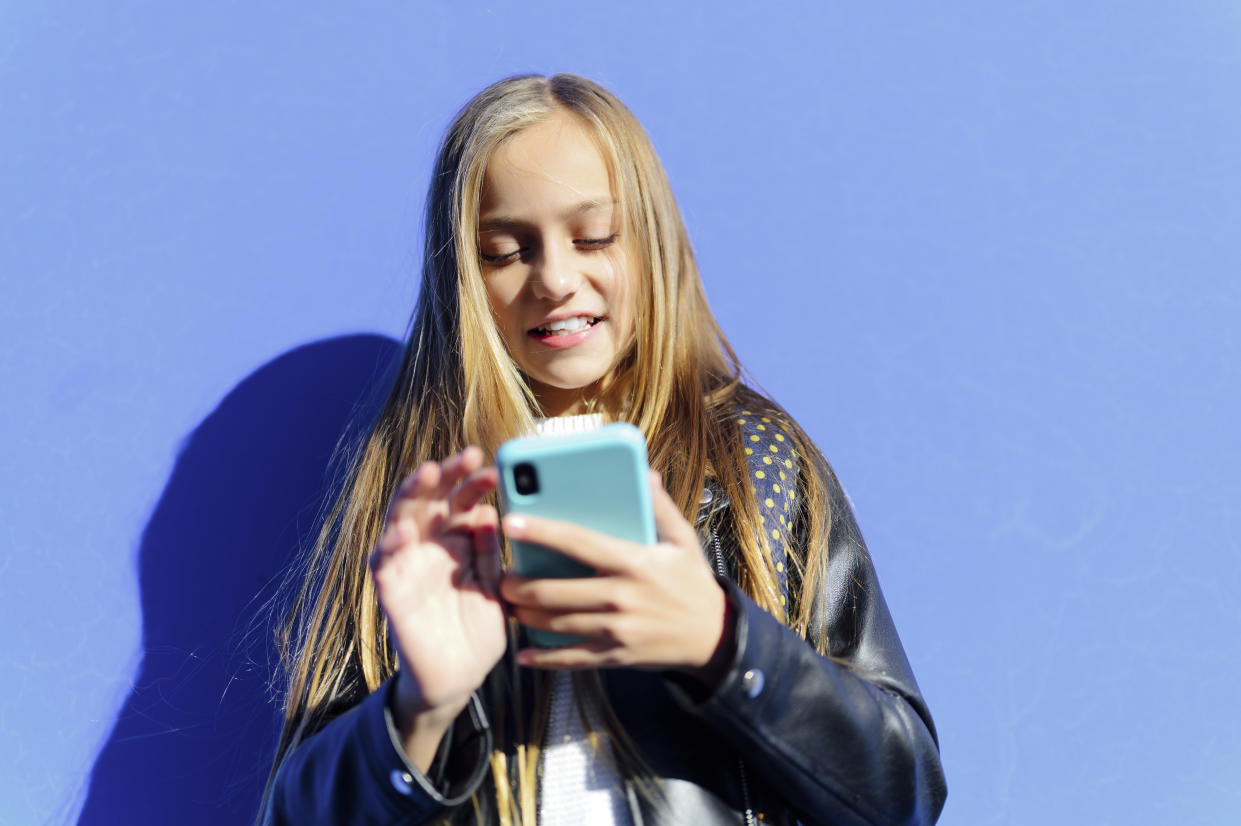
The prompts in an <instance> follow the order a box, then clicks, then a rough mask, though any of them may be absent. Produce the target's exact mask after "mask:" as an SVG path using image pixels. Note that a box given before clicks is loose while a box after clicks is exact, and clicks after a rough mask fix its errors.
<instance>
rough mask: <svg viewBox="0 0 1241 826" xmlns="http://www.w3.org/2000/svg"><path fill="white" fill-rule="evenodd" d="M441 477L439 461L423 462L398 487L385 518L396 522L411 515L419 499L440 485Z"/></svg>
mask: <svg viewBox="0 0 1241 826" xmlns="http://www.w3.org/2000/svg"><path fill="white" fill-rule="evenodd" d="M440 477H441V471H440V466H439V465H438V464H437V463H435V462H431V461H427V462H423V463H422V464H421V465H419V466H418V468H417V470H415V471H414V472H413V473H411V474H409V476H406V477H405V479H404V481H402V482H401V484H400V486H399V487H397V489H396V493H395V494H394V495H393V497H392V504H390V505H389V506H388V513H387V514H386V515H385V517H384V519H385V520H386V521H388V522H396V521H400V520H402V519H404V518H405V517H407V516H411V515H412V512H413V510H412V509H413V505H414V504H415V503H416V502H417V501H418V500H419V499H424V498H426V497H427V496H428V495H429V494H430V493H431V491H433V490H434V489H435V487H436V486H437V485H439V482H440Z"/></svg>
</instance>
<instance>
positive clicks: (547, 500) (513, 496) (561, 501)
mask: <svg viewBox="0 0 1241 826" xmlns="http://www.w3.org/2000/svg"><path fill="white" fill-rule="evenodd" d="M496 465H497V467H498V468H499V470H500V485H499V490H500V503H501V509H502V510H503V511H504V512H505V513H512V514H524V515H533V516H538V517H543V518H545V519H555V520H559V521H563V522H572V523H574V524H576V525H580V526H582V527H585V528H589V529H591V530H593V531H597V532H599V533H602V534H606V535H608V536H610V537H614V538H616V539H623V540H627V541H630V542H636V543H639V544H642V545H654V544H655V542H656V533H655V517H654V513H653V511H652V508H651V493H650V482H649V480H648V475H649V472H650V471H649V468H648V466H647V458H646V440H645V439H644V438H643V437H642V433H641V431H639V430H638V429H637V428H636V427H634V426H633V425H630V424H624V423H616V424H610V425H605V426H603V427H601V428H598V429H595V430H591V431H587V432H584V433H567V434H557V435H548V436H530V437H523V438H519V439H512V440H510V441H508V442H505V443H504V444H503V445H501V446H500V449H499V450H498V451H497V452H496ZM510 547H511V549H512V556H513V570H514V571H515V572H516V573H518V574H520V575H521V576H523V577H530V578H535V579H543V578H549V577H550V578H561V579H565V578H581V577H588V576H593V575H594V573H595V571H594V569H593V568H591V567H590V566H589V565H586V564H583V563H582V562H579V561H577V560H574V559H571V558H569V557H567V556H565V555H564V554H562V553H560V552H558V551H555V550H552V549H550V548H547V547H544V546H542V545H539V544H537V543H531V542H523V541H520V540H516V541H512V542H511V543H510ZM527 633H528V636H529V637H530V640H531V642H533V643H534V644H536V645H541V646H549V647H550V646H557V645H570V644H573V643H576V642H580V641H581V639H582V638H581V637H576V636H572V635H565V634H557V633H554V632H551V631H545V630H542V629H537V628H528V629H527Z"/></svg>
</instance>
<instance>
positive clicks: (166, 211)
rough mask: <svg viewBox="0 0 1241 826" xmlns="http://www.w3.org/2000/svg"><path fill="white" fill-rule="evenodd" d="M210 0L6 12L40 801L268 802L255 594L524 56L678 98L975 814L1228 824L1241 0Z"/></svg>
mask: <svg viewBox="0 0 1241 826" xmlns="http://www.w3.org/2000/svg"><path fill="white" fill-rule="evenodd" d="M176 5H178V6H179V8H177V9H175V10H173V9H172V8H171V7H170V4H160V3H151V2H137V0H115V2H110V3H106V4H88V3H69V2H58V1H57V0H39V2H33V1H32V0H9V2H7V3H5V4H3V6H0V287H2V289H3V293H2V295H3V301H2V302H0V388H3V398H4V401H3V404H2V405H0V433H3V434H4V436H3V439H2V441H0V471H3V472H2V473H0V478H2V479H3V482H0V484H2V485H3V495H0V588H2V589H3V596H2V598H0V619H2V620H3V626H4V628H5V629H6V630H5V632H4V635H3V643H2V644H3V648H2V649H0V739H2V740H3V742H4V743H5V748H4V749H3V756H2V757H0V822H4V823H13V824H33V823H42V822H47V820H48V818H49V817H50V818H51V821H52V822H56V823H60V822H65V823H83V824H90V825H91V826H97V825H98V824H108V823H120V822H124V823H135V824H140V826H154V824H157V823H158V824H163V823H174V822H175V823H185V824H197V823H203V824H206V823H244V822H245V820H246V816H247V814H248V813H249V811H250V809H251V807H252V805H253V797H254V795H255V794H257V791H256V789H257V786H256V784H258V783H259V782H261V780H262V774H263V771H264V769H265V766H264V761H265V759H266V756H267V755H266V754H265V751H264V750H265V749H266V748H268V747H269V746H268V743H269V739H270V737H271V733H272V730H273V728H272V727H273V725H274V722H273V720H272V717H271V712H270V710H269V709H268V708H267V707H266V706H264V702H263V695H264V686H263V680H264V673H265V668H266V657H267V650H266V645H265V641H264V634H263V632H262V621H261V612H260V611H259V609H260V607H261V604H262V600H263V599H264V598H265V597H266V596H267V595H269V594H270V591H271V580H272V578H273V577H274V576H276V575H277V573H278V571H279V569H280V567H281V565H283V564H284V562H285V561H286V560H287V558H288V556H289V554H291V553H292V552H293V550H294V549H295V547H296V546H297V544H298V542H299V541H301V540H302V538H303V537H304V536H305V535H306V533H307V532H308V531H309V530H310V526H311V524H312V523H313V520H314V514H315V507H316V502H317V500H318V498H319V497H320V496H321V494H322V490H323V479H324V468H325V465H326V462H327V457H328V455H329V454H330V451H331V446H332V443H333V441H334V439H335V437H336V435H337V434H338V433H339V432H340V429H341V428H342V427H343V426H344V422H345V421H346V420H347V419H348V417H349V415H350V412H351V411H352V410H353V409H354V408H355V406H357V405H359V404H365V403H366V401H365V399H366V390H365V388H366V386H367V385H368V384H369V383H370V382H371V380H372V379H373V377H374V376H376V375H378V374H379V373H381V372H382V370H383V368H384V365H385V364H386V360H387V359H388V358H390V355H391V352H392V349H393V347H394V342H393V339H394V338H399V336H400V334H401V331H402V329H403V327H404V324H405V320H406V318H407V315H408V312H409V308H410V307H411V306H412V301H413V298H414V294H415V285H414V283H413V279H414V273H415V271H416V268H417V262H418V258H419V255H420V249H419V241H418V222H419V217H420V214H421V201H422V197H423V192H424V190H425V186H426V178H427V172H428V169H429V165H430V159H431V155H432V152H433V149H434V144H435V141H436V139H437V138H438V136H439V134H440V133H441V131H442V129H443V128H444V126H445V125H446V124H447V121H448V119H449V117H450V116H451V114H452V112H453V111H454V110H455V108H456V107H457V106H458V105H460V104H461V103H462V102H463V101H464V100H465V99H466V98H467V97H468V96H469V95H470V94H471V93H473V92H474V91H476V90H477V89H478V88H480V87H481V86H483V85H484V84H485V83H487V82H489V81H491V80H494V79H496V78H498V77H500V76H503V75H506V74H510V73H513V72H517V71H527V70H538V71H557V70H568V71H576V72H580V73H583V74H587V75H590V76H592V77H595V78H596V79H599V80H601V81H602V82H604V83H605V84H607V85H609V86H611V87H612V88H613V89H615V90H616V91H617V92H618V93H619V94H620V95H621V96H622V98H624V99H625V100H626V101H627V102H628V103H629V104H630V106H631V107H632V108H633V109H634V110H635V112H636V113H637V114H638V116H639V117H640V118H641V119H642V120H643V121H644V123H645V124H646V125H647V127H648V129H649V131H650V132H651V134H652V137H653V138H654V140H655V142H656V145H657V147H658V148H659V150H660V152H661V154H662V156H663V158H664V160H665V162H666V165H667V167H668V170H669V173H670V175H671V177H672V179H673V184H674V186H675V187H676V190H677V193H678V195H679V197H680V199H681V203H682V206H683V208H684V210H685V213H686V216H687V220H688V222H689V224H690V229H691V232H692V234H693V238H694V240H695V244H696V247H697V249H698V252H699V256H700V259H701V263H702V267H703V271H704V275H705V278H706V280H707V286H708V290H709V292H710V295H711V298H712V301H713V303H714V306H715V308H716V310H717V312H718V314H719V316H720V318H721V320H722V322H723V323H724V326H725V328H726V330H727V331H728V332H729V334H730V335H731V337H732V339H733V342H734V343H735V344H736V345H737V347H738V349H739V351H740V353H741V354H742V356H743V358H744V359H745V360H746V362H747V364H748V365H749V366H750V368H751V370H752V372H753V373H754V375H755V376H756V377H757V378H758V379H759V381H760V382H761V383H762V384H763V385H764V386H765V387H766V388H767V389H768V390H769V391H771V392H772V393H773V394H774V395H775V396H776V397H777V398H778V399H780V400H781V401H782V402H783V403H784V404H785V405H786V406H787V407H788V408H789V410H790V411H791V412H793V414H794V415H796V416H797V417H799V419H800V420H801V421H802V423H803V424H804V425H805V426H806V427H807V429H808V430H809V431H810V432H811V434H812V435H813V436H814V437H815V438H816V439H817V440H818V441H819V442H820V444H821V445H822V447H823V448H824V450H825V451H826V452H827V453H828V455H829V457H830V458H831V459H832V460H833V462H834V464H835V465H836V467H837V470H838V471H839V472H840V474H841V476H842V478H843V479H844V481H845V483H846V484H847V485H848V487H849V490H850V493H851V494H852V497H853V499H854V501H855V503H856V506H857V510H858V514H859V518H860V520H861V523H862V526H863V529H864V531H865V532H866V534H867V537H868V539H869V542H870V544H871V547H872V550H873V552H874V554H875V557H876V562H877V566H878V568H879V571H880V574H881V577H882V579H883V582H884V587H885V591H886V593H887V597H888V600H889V603H890V604H891V607H892V609H893V612H894V614H895V615H896V618H897V622H898V624H899V626H900V628H901V630H902V634H903V636H904V640H905V644H906V648H907V649H908V652H909V655H910V659H911V660H912V662H913V664H914V667H915V669H916V671H917V673H918V675H919V679H920V682H921V684H922V687H923V690H924V692H925V694H926V696H927V698H928V700H929V702H930V703H931V706H932V709H933V710H934V712H935V715H936V720H937V723H938V725H939V728H940V732H941V740H942V746H943V754H944V760H945V763H946V766H947V770H948V772H949V783H950V788H951V795H950V799H949V803H948V808H947V810H946V812H945V815H944V818H943V822H944V823H946V824H1027V823H1028V824H1042V823H1092V824H1093V823H1097V824H1106V823H1117V824H1120V823H1124V824H1163V823H1168V822H1183V823H1221V824H1222V823H1230V822H1235V817H1236V812H1237V811H1238V810H1239V809H1241V784H1238V783H1237V767H1238V766H1241V713H1238V712H1237V711H1236V710H1235V709H1236V705H1237V704H1236V698H1235V689H1233V688H1232V687H1233V686H1234V685H1235V684H1236V683H1237V681H1238V679H1239V678H1241V662H1239V656H1238V650H1239V647H1238V645H1237V643H1236V641H1235V639H1234V638H1235V636H1236V632H1237V629H1238V628H1239V627H1241V610H1239V609H1238V599H1237V596H1236V592H1237V590H1238V586H1241V562H1239V561H1238V559H1239V558H1241V554H1239V553H1238V551H1241V516H1238V514H1239V513H1241V510H1239V509H1238V506H1237V502H1238V499H1239V498H1241V473H1239V472H1238V470H1237V468H1236V463H1237V460H1238V458H1239V457H1241V435H1239V433H1241V430H1239V428H1238V426H1237V424H1236V420H1237V418H1238V412H1239V411H1241V404H1239V403H1238V402H1239V396H1241V393H1239V391H1238V387H1239V382H1241V376H1239V375H1238V367H1237V364H1238V357H1241V341H1239V336H1238V332H1237V329H1238V320H1239V319H1241V286H1239V279H1238V275H1239V274H1241V148H1239V147H1241V7H1239V6H1238V5H1237V4H1236V3H1230V2H1223V1H1222V0H1221V1H1220V2H1186V3H1178V4H1166V3H1154V2H1137V3H1132V2H1130V3H1116V2H1105V3H1092V4H1074V3H1067V2H1061V3H1047V4H1007V3H999V4H996V3H992V4H986V3H963V2H959V3H948V4H939V5H938V6H936V7H935V8H934V9H933V10H923V9H918V10H914V11H911V10H910V8H909V7H902V8H900V9H888V8H884V7H872V6H867V7H865V8H862V7H860V6H859V5H858V4H845V3H830V4H822V3H806V4H801V5H798V4H777V5H776V6H775V7H774V9H775V10H763V11H762V12H759V11H758V10H757V9H758V7H757V6H754V5H753V4H749V3H746V4H741V3H736V4H732V5H726V6H725V7H723V8H721V6H720V4H718V3H706V2H704V3H698V4H690V3H680V4H671V5H670V6H669V7H667V8H659V9H652V10H649V11H645V12H642V13H638V12H635V11H629V10H626V9H623V8H620V7H617V6H616V5H615V4H607V5H604V4H596V5H582V4H578V3H527V4H521V5H518V4H502V3H492V4H480V3H465V2H451V3H450V2H438V3H418V4H413V3H386V4H384V3H381V4H344V3H340V4H335V5H334V6H331V7H317V8H314V9H310V8H308V7H305V6H304V5H302V4H287V6H286V7H284V8H279V7H274V6H273V5H272V4H243V3H216V4H211V5H210V7H202V8H196V9H191V8H187V7H184V4H176ZM256 614H258V615H259V616H260V619H255V616H256Z"/></svg>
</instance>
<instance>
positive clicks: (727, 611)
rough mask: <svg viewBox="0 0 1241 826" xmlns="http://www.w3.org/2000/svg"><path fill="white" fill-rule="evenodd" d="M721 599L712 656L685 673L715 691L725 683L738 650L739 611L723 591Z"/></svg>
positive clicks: (704, 686)
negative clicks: (726, 675) (718, 622)
mask: <svg viewBox="0 0 1241 826" xmlns="http://www.w3.org/2000/svg"><path fill="white" fill-rule="evenodd" d="M721 597H722V599H721V602H723V608H722V610H721V612H720V624H719V626H718V628H719V631H718V633H717V635H716V637H715V645H714V646H713V647H712V649H711V652H710V655H709V656H708V657H707V659H706V661H705V662H704V663H703V664H702V665H700V666H698V667H696V668H688V669H684V671H683V673H685V674H686V675H687V676H689V677H691V678H693V680H694V681H695V682H697V683H699V685H700V686H702V687H703V688H706V689H714V688H715V687H716V686H718V685H719V684H720V682H722V681H723V679H724V675H725V674H727V673H728V668H729V666H731V665H732V661H733V658H734V656H735V654H736V650H737V610H736V608H735V607H734V606H733V603H732V600H730V599H729V598H728V595H727V593H725V592H723V589H721Z"/></svg>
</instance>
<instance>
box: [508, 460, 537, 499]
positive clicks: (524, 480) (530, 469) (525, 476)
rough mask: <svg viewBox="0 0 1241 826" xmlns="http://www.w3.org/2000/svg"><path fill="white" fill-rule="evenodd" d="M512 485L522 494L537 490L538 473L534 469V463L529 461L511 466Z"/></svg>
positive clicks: (527, 494) (525, 494) (526, 494)
mask: <svg viewBox="0 0 1241 826" xmlns="http://www.w3.org/2000/svg"><path fill="white" fill-rule="evenodd" d="M513 485H514V487H516V488H517V492H518V493H519V494H521V495H522V496H529V495H530V494H532V493H538V492H539V475H538V474H537V473H535V471H534V465H532V464H530V463H529V462H522V463H521V464H518V465H514V466H513Z"/></svg>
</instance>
